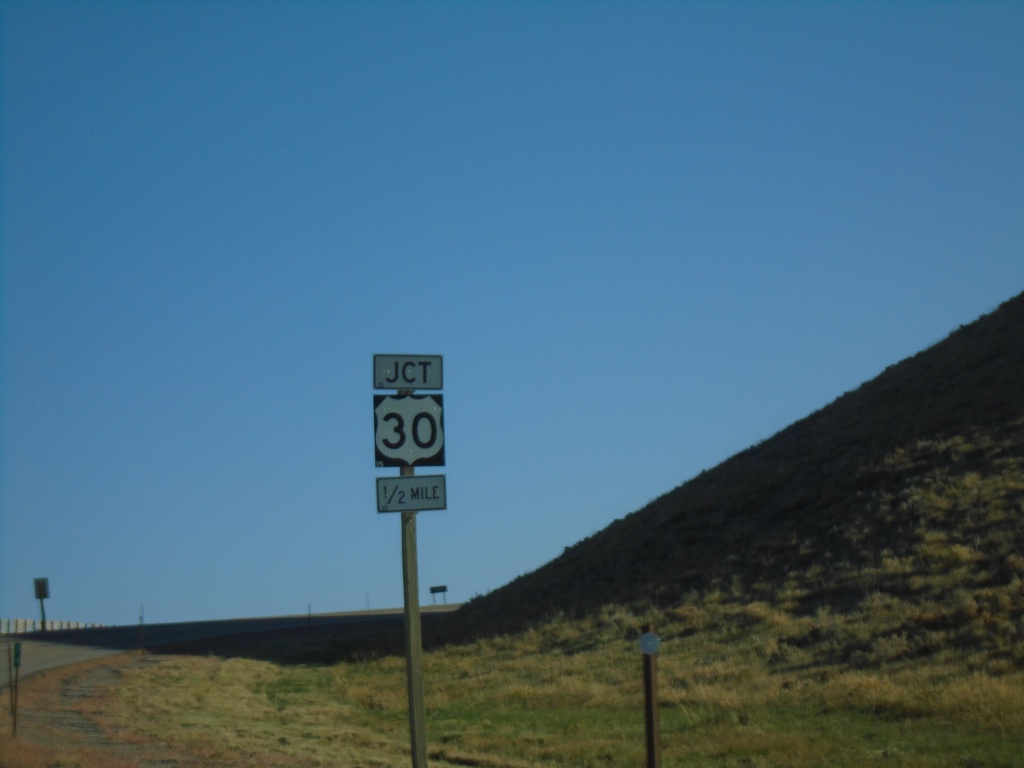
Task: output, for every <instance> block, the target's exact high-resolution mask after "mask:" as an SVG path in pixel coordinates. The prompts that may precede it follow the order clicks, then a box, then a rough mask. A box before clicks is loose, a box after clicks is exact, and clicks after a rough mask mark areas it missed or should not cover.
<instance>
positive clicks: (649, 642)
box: [640, 632, 661, 656]
mask: <svg viewBox="0 0 1024 768" xmlns="http://www.w3.org/2000/svg"><path fill="white" fill-rule="evenodd" d="M660 647H661V638H660V637H658V636H657V635H656V634H654V633H653V632H645V633H644V634H642V635H640V651H641V652H642V653H643V654H644V655H645V656H653V655H654V654H655V653H657V652H658V649H659V648H660Z"/></svg>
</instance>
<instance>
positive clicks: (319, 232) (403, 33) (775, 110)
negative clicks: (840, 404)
mask: <svg viewBox="0 0 1024 768" xmlns="http://www.w3.org/2000/svg"><path fill="white" fill-rule="evenodd" d="M0 24H2V27H0V36H2V37H0V66H2V70H0V78H2V80H0V85H2V90H0V130H2V133H0V160H2V165H0V195H2V197H0V257H2V273H0V277H2V294H0V299H2V316H0V317H2V370H0V374H2V422H0V429H2V433H0V434H2V444H0V451H2V453H0V461H2V475H0V504H2V508H0V616H17V617H32V616H37V615H38V605H37V604H36V603H35V602H34V600H33V592H32V579H33V578H34V577H38V576H47V577H49V579H50V589H51V594H52V597H51V599H50V600H49V601H48V604H47V615H48V617H50V618H54V619H68V620H78V621H95V622H102V623H107V624H118V623H132V622H134V621H137V618H138V614H139V608H140V605H144V606H145V613H146V618H147V621H153V622H160V621H177V620H190V619H206V618H221V617H233V616H257V615H271V614H282V613H303V612H305V611H306V610H307V607H308V606H312V610H313V611H333V610H355V609H360V608H365V607H366V606H367V605H368V604H369V605H371V606H372V607H374V608H380V607H397V606H400V605H401V602H402V591H401V554H400V529H399V516H398V515H396V514H378V513H377V512H376V502H375V492H374V488H375V478H376V477H378V476H384V475H393V474H396V473H397V470H394V469H376V468H375V467H374V452H373V445H374V435H373V423H372V410H373V401H372V395H373V394H374V390H373V388H372V385H373V382H372V356H373V354H374V353H392V352H398V353H412V354H439V355H443V356H444V377H445V388H444V402H445V410H444V418H445V427H446V458H447V464H446V466H445V467H444V468H443V469H442V470H440V471H442V472H444V474H445V475H446V476H447V485H448V509H446V510H444V511H433V512H424V513H421V514H420V515H419V525H418V533H419V556H420V581H421V586H422V593H423V594H422V597H421V599H422V601H423V602H424V603H429V602H430V596H429V593H428V590H427V587H428V586H430V585H438V584H446V585H447V586H448V587H449V595H448V597H449V599H450V600H452V601H461V600H465V599H468V598H470V597H471V596H473V595H474V594H478V593H480V594H482V593H486V592H488V591H490V590H492V589H495V588H497V587H499V586H501V585H502V584H504V583H507V582H508V581H509V580H511V579H512V578H514V577H515V576H517V575H518V574H521V573H525V572H527V571H530V570H533V569H534V568H536V567H538V566H540V565H542V564H543V563H545V562H547V561H548V560H550V559H551V558H553V557H555V556H557V555H558V554H560V553H561V551H562V549H563V548H564V547H565V546H568V545H571V544H573V543H575V542H576V541H578V540H579V539H582V538H585V537H586V536H589V535H590V534H592V533H594V532H595V531H597V530H600V529H601V528H603V527H604V526H606V525H607V524H608V523H610V522H611V521H612V520H614V519H616V518H618V517H621V516H623V515H625V514H627V513H629V512H631V511H634V510H635V509H638V508H639V507H641V506H642V505H644V504H645V503H646V502H648V501H650V500H651V499H653V498H655V497H657V496H659V495H660V494H662V493H664V492H665V491H668V490H670V489H671V488H673V487H674V486H676V485H678V484H680V483H682V482H683V481H685V480H687V479H688V478H690V477H692V476H693V475H695V474H697V473H699V472H700V471H701V470H702V469H705V468H709V467H712V466H714V465H715V464H717V463H718V462H720V461H722V460H723V459H725V458H727V457H728V456H730V455H732V454H733V453H735V452H737V451H739V450H742V449H743V448H745V447H747V446H748V445H751V444H753V443H756V442H758V441H759V440H762V439H764V438H766V437H768V436H770V435H771V434H773V433H774V432H776V431H778V430H779V429H781V428H783V427H785V426H786V425H787V424H789V423H791V422H792V421H794V420H796V419H798V418H801V417H803V416H805V415H807V414H808V413H810V412H812V411H814V410H815V409H817V408H820V407H822V406H824V405H826V404H827V403H829V402H831V401H832V400H833V399H834V398H835V397H837V396H839V395H841V394H842V393H843V392H844V391H846V390H849V389H853V388H855V387H856V386H857V385H859V384H860V383H861V382H863V381H865V380H867V379H870V378H872V377H873V376H875V375H876V374H878V373H879V372H880V371H882V370H883V369H884V368H885V367H886V366H887V365H889V364H891V363H893V362H896V361H898V360H900V359H902V358H903V357H906V356H907V355H910V354H913V353H914V352H916V351H918V350H920V349H922V348H924V347H926V346H928V345H930V344H933V343H935V342H937V341H939V340H941V339H942V338H943V337H945V336H946V335H947V334H948V333H949V332H950V331H952V330H953V329H955V328H956V327H957V326H958V325H960V324H961V323H967V322H970V321H972V320H974V319H975V318H977V317H978V316H979V315H981V314H983V313H985V312H988V311H991V310H992V309H994V308H995V307H996V306H997V305H998V304H999V303H1001V302H1002V301H1004V300H1006V299H1008V298H1010V297H1011V296H1014V295H1016V294H1017V293H1019V292H1020V291H1021V290H1022V289H1024V4H1020V3H1009V2H1007V3H984V2H978V3H974V2H972V3H953V2H938V3H888V2H886V3H871V2H848V3H838V2H837V3H810V2H794V3H753V2H744V3H740V2H737V3H703V2H693V3H687V2H679V3H669V2H658V3H654V2H648V3H645V2H628V3H627V2H621V3H619V2H596V3H584V2H550V3H542V2H519V3H511V2H510V3H497V2H482V3H470V2H446V3H430V2H426V3H369V2H255V3H239V2H212V3H199V2H160V1H158V0H154V2H146V3H135V2H90V3H84V2H45V1H42V2H20V1H19V0H6V2H4V3H3V4H0ZM432 471H435V470H432Z"/></svg>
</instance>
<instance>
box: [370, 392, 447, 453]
mask: <svg viewBox="0 0 1024 768" xmlns="http://www.w3.org/2000/svg"><path fill="white" fill-rule="evenodd" d="M373 430H374V440H375V443H376V449H377V450H376V453H377V466H378V467H413V466H429V467H443V466H444V396H443V395H374V396H373Z"/></svg>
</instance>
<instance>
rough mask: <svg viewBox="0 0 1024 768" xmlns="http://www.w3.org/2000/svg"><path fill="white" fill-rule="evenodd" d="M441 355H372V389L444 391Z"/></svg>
mask: <svg viewBox="0 0 1024 768" xmlns="http://www.w3.org/2000/svg"><path fill="white" fill-rule="evenodd" d="M442 362H443V360H442V357H441V355H374V356H373V387H374V389H444V387H443V383H444V371H443V368H442Z"/></svg>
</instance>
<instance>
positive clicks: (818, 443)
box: [459, 294, 1024, 652]
mask: <svg viewBox="0 0 1024 768" xmlns="http://www.w3.org/2000/svg"><path fill="white" fill-rule="evenodd" d="M1022 578H1024V294H1021V295H1020V296H1017V297H1016V298H1014V299H1012V300H1010V301H1007V302H1006V303H1005V304H1003V305H1002V306H1000V307H999V308H998V309H997V310H996V311H995V312H993V313H991V314H989V315H986V316H984V317H982V318H980V319H979V320H977V321H976V322H974V323H972V324H971V325H968V326H962V327H961V328H960V329H959V330H957V331H956V332H954V333H953V334H951V335H950V336H949V337H948V338H946V339H945V340H944V341H942V342H940V343H938V344H936V345H934V346H933V347H931V348H929V349H927V350H925V351H923V352H920V353H919V354H917V355H914V356H913V357H911V358H909V359H907V360H904V361H903V362H901V363H899V364H898V365H893V366H890V367H889V368H887V369H886V370H885V371H884V372H883V373H882V374H881V375H879V376H878V377H877V378H875V379H873V380H871V381H869V382H867V383H865V384H863V385H862V386H860V387H859V388H857V389H856V390H854V391H851V392H848V393H846V394H845V395H843V396H842V397H839V398H838V399H836V400H835V401H834V402H833V403H831V404H830V405H828V406H827V407H825V408H822V409H821V410H819V411H817V412H815V413H813V414H811V415H810V416H808V417H806V418H804V419H802V420H800V421H798V422H796V423H794V424H792V425H791V426H789V427H788V428H786V429H784V430H782V431H781V432H779V433H778V434H776V435H774V436H773V437H771V438H770V439H768V440H765V441H764V442H762V443H760V444H758V445H756V446H754V447H751V448H749V449H747V450H745V451H743V452H741V453H739V454H737V455H736V456H734V457H732V458H731V459H729V460H727V461H725V462H724V463H722V464H721V465H719V466H717V467H715V468H714V469H712V470H709V471H706V472H703V473H701V474H700V475H699V476H697V477H695V478H693V479H692V480H690V481H689V482H687V483H685V484H684V485H682V486H679V487H678V488H676V489H674V490H673V491H671V492H669V493H667V494H665V495H664V496H662V497H660V498H658V499H656V500H655V501H653V502H651V503H650V504H648V505H647V506H646V507H644V508H643V509H641V510H639V511H637V512H634V513H633V514H631V515H629V516H627V517H625V518H623V519H620V520H618V521H616V522H614V523H613V524H611V525H610V526H608V527H607V528H606V529H604V530H602V531H600V532H599V533H597V534H595V535H593V536H591V537H590V538H587V539H585V540H583V541H581V542H579V543H577V544H576V545H575V546H572V547H569V548H567V549H566V550H565V552H564V553H563V554H562V555H561V556H560V557H558V558H557V559H555V560H553V561H552V562H550V563H548V564H547V565H545V566H543V567H541V568H539V569H538V570H536V571H534V572H532V573H529V574H526V575H524V576H521V577H519V578H518V579H516V580H515V581H513V582H512V583H510V584H508V585H506V586H505V587H502V588H501V589H498V590H496V591H494V592H492V593H490V594H488V595H486V596H484V597H480V598H477V599H475V600H473V601H471V602H470V603H468V604H467V605H466V606H464V607H463V609H462V610H461V611H460V619H459V620H460V623H463V622H465V626H471V627H475V628H476V629H477V631H483V632H488V633H489V632H494V631H515V630H518V629H524V628H527V627H529V626H531V625H533V624H534V623H536V622H538V621H541V620H544V619H546V618H551V617H554V616H559V615H560V616H562V617H567V618H573V617H580V618H582V617H584V616H587V615H592V614H593V612H595V611H597V610H599V609H600V608H601V607H602V606H605V605H609V604H615V605H621V606H632V607H640V608H643V607H644V606H647V607H660V608H662V609H665V608H668V607H670V606H679V605H684V604H686V603H688V602H691V601H694V600H697V599H703V598H706V596H707V595H708V594H711V593H714V594H716V595H720V596H721V597H723V598H724V599H729V600H735V601H737V602H743V603H747V604H749V603H751V602H755V601H757V602H763V603H767V604H768V605H770V606H773V607H775V608H778V609H781V610H784V611H786V612H787V613H789V614H792V615H808V614H815V613H816V612H820V611H821V610H825V609H827V610H829V611H833V612H839V613H842V612H852V611H856V610H864V609H865V608H864V607H865V606H866V605H873V606H879V605H889V606H893V605H896V604H897V603H899V604H901V605H905V604H908V603H912V604H914V605H916V606H918V608H917V609H916V610H917V613H916V614H915V616H916V618H915V621H916V624H915V625H914V626H913V627H910V628H909V631H911V634H912V635H914V637H917V638H918V639H917V641H916V642H918V645H919V647H918V648H917V651H918V652H926V651H927V650H928V649H927V648H923V646H926V645H927V643H928V642H930V641H929V639H928V638H929V637H931V638H932V640H934V639H935V638H936V637H938V636H940V635H939V634H936V633H941V637H942V638H944V639H945V640H944V642H945V641H948V642H952V643H954V644H957V643H959V644H961V645H970V644H976V643H983V644H984V643H989V644H990V645H992V644H995V645H1001V646H1004V645H1006V644H1013V643H1016V644H1017V646H1018V647H1019V646H1021V645H1024V638H1022V635H1024V625H1022V614H1024V582H1022V581H1021V580H1022ZM921 606H925V608H921ZM929 622H931V624H929ZM932 630H934V631H932ZM894 631H895V630H894ZM904 634H906V632H904Z"/></svg>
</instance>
